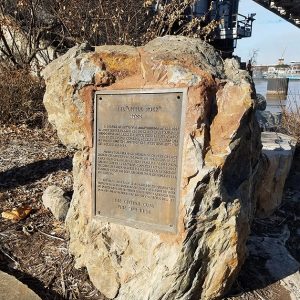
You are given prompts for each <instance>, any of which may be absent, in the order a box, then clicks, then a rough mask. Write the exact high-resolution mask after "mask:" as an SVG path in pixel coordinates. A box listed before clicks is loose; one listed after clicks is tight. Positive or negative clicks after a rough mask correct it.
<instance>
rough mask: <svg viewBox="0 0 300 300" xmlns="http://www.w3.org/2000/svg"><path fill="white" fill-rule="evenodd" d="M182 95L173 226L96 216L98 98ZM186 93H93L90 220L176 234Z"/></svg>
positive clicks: (155, 90)
mask: <svg viewBox="0 0 300 300" xmlns="http://www.w3.org/2000/svg"><path fill="white" fill-rule="evenodd" d="M170 93H174V94H178V93H181V94H182V101H181V120H180V133H179V144H178V147H179V151H178V160H177V164H178V169H177V186H176V195H175V208H176V213H175V220H176V221H175V223H176V225H175V226H167V225H159V224H151V223H147V222H142V221H132V220H124V219H119V218H114V217H106V216H101V215H97V214H96V150H97V147H96V145H95V141H96V140H97V139H96V137H97V101H99V100H98V97H99V96H101V95H130V94H170ZM187 93H188V88H153V89H151V88H145V89H120V90H100V91H95V93H94V105H93V107H94V112H93V123H94V126H93V137H92V142H93V147H92V214H91V215H92V219H95V220H100V221H102V222H108V223H116V224H118V225H121V226H129V227H131V228H135V229H140V230H145V231H150V232H153V231H158V232H161V233H172V234H176V233H177V232H178V220H179V213H178V210H179V204H180V198H181V197H180V192H181V184H182V180H181V177H182V176H181V175H182V162H183V161H182V159H183V143H184V125H185V116H186V107H187Z"/></svg>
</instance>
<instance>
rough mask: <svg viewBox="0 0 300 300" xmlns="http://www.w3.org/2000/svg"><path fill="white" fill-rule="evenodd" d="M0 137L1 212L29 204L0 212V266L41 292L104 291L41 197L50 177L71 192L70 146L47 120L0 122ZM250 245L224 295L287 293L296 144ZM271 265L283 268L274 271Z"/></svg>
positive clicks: (298, 234) (299, 230)
mask: <svg viewBox="0 0 300 300" xmlns="http://www.w3.org/2000/svg"><path fill="white" fill-rule="evenodd" d="M0 141H1V143H0V153H1V156H0V213H1V212H3V211H10V210H12V209H14V208H18V207H20V206H27V207H30V209H32V211H31V213H30V214H29V216H28V217H27V218H25V219H24V220H20V221H18V222H13V221H11V220H7V219H4V218H2V217H0V270H2V271H4V272H7V273H9V274H11V275H14V276H15V277H16V278H18V279H19V280H20V281H22V282H23V283H25V284H27V285H28V286H29V287H30V288H31V289H32V290H34V291H35V292H36V293H37V294H38V295H39V296H40V297H41V298H42V299H43V300H48V299H49V300H50V299H51V300H56V299H105V298H104V297H103V296H102V295H101V294H100V293H99V292H98V291H97V290H96V289H95V287H94V286H93V284H92V283H91V282H90V280H89V277H88V274H87V271H86V270H85V269H80V270H77V269H75V267H74V260H73V257H72V256H71V255H70V254H69V253H68V235H67V232H66V231H65V228H64V224H63V223H61V222H58V221H56V220H55V219H54V217H53V216H52V214H51V213H50V212H49V211H48V210H47V209H45V208H44V207H43V204H42V194H43V191H44V190H45V189H46V188H47V187H48V186H50V185H57V186H59V187H61V188H62V189H63V190H64V191H66V195H67V196H68V197H69V198H70V199H71V196H72V184H73V181H72V175H71V169H72V156H73V152H72V151H71V150H68V149H66V148H65V147H64V146H63V145H62V144H61V143H60V142H59V140H58V139H57V137H56V134H55V132H54V131H53V130H52V129H51V128H50V127H48V128H45V129H29V128H27V127H25V126H19V127H16V126H7V127H5V126H1V127H0ZM272 242H275V244H276V246H274V247H273V246H272ZM264 245H265V248H263V246H264ZM248 247H249V256H248V259H247V261H246V263H245V265H244V266H243V268H242V270H241V273H240V276H239V278H238V279H237V281H236V282H235V284H234V286H233V288H232V290H231V292H230V294H229V295H228V297H227V298H226V299H231V300H233V299H235V300H240V299H241V300H242V299H243V300H256V299H259V300H289V299H292V298H291V293H290V290H289V289H290V288H291V286H288V284H287V285H284V284H283V280H284V278H286V277H289V276H290V275H292V274H293V273H295V272H297V262H300V152H298V153H296V157H295V160H294V164H293V168H292V170H291V173H290V176H289V178H288V181H287V184H286V187H285V192H284V201H283V203H282V205H281V207H280V208H279V209H278V210H277V211H276V213H275V214H274V215H273V216H271V217H270V218H266V219H255V220H254V223H253V225H252V233H251V236H250V239H249V242H248ZM270 248H271V249H273V248H274V249H277V250H278V251H281V252H278V251H277V250H276V251H277V252H276V251H275V252H274V251H273V252H272V251H269V250H270ZM272 256H274V257H275V258H274V257H272ZM276 256H279V257H276ZM276 259H277V260H276ZM277 265H280V266H282V268H281V269H278V268H275V269H274V270H275V271H276V272H275V271H274V272H273V271H272V266H273V267H276V266H277ZM296 292H297V291H296ZM299 299H300V298H299Z"/></svg>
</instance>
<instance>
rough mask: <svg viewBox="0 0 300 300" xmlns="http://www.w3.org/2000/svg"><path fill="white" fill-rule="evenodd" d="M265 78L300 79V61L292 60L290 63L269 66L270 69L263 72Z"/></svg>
mask: <svg viewBox="0 0 300 300" xmlns="http://www.w3.org/2000/svg"><path fill="white" fill-rule="evenodd" d="M262 77H263V78H267V79H268V78H288V79H290V80H300V62H291V64H290V65H285V64H278V65H276V66H269V67H268V71H267V72H264V73H263V74H262Z"/></svg>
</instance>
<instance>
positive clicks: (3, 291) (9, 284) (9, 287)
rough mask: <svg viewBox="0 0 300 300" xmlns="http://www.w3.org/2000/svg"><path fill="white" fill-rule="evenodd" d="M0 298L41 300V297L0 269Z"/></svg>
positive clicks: (6, 299)
mask: <svg viewBox="0 0 300 300" xmlns="http://www.w3.org/2000/svg"><path fill="white" fill-rule="evenodd" d="M0 299H3V300H4V299H5V300H17V299H22V300H41V298H40V297H39V296H38V295H37V294H36V293H34V292H33V291H32V290H31V289H29V288H28V287H27V286H26V285H25V284H23V283H22V282H20V281H19V280H17V279H16V278H15V277H13V276H11V275H9V274H6V273H4V272H2V271H0Z"/></svg>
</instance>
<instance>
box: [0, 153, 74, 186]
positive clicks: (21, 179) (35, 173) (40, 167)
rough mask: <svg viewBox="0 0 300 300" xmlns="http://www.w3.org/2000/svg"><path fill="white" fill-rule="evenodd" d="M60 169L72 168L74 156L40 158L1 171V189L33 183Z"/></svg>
mask: <svg viewBox="0 0 300 300" xmlns="http://www.w3.org/2000/svg"><path fill="white" fill-rule="evenodd" d="M59 170H62V171H65V170H72V157H70V156H67V157H64V158H56V159H50V160H40V161H36V162H34V163H31V164H28V165H26V166H22V167H16V168H12V169H10V170H7V171H5V172H0V190H6V189H9V188H15V187H18V186H22V185H26V184H30V183H33V182H35V181H37V180H39V179H41V178H43V177H45V176H46V175H48V174H50V173H53V172H56V171H59Z"/></svg>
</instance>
